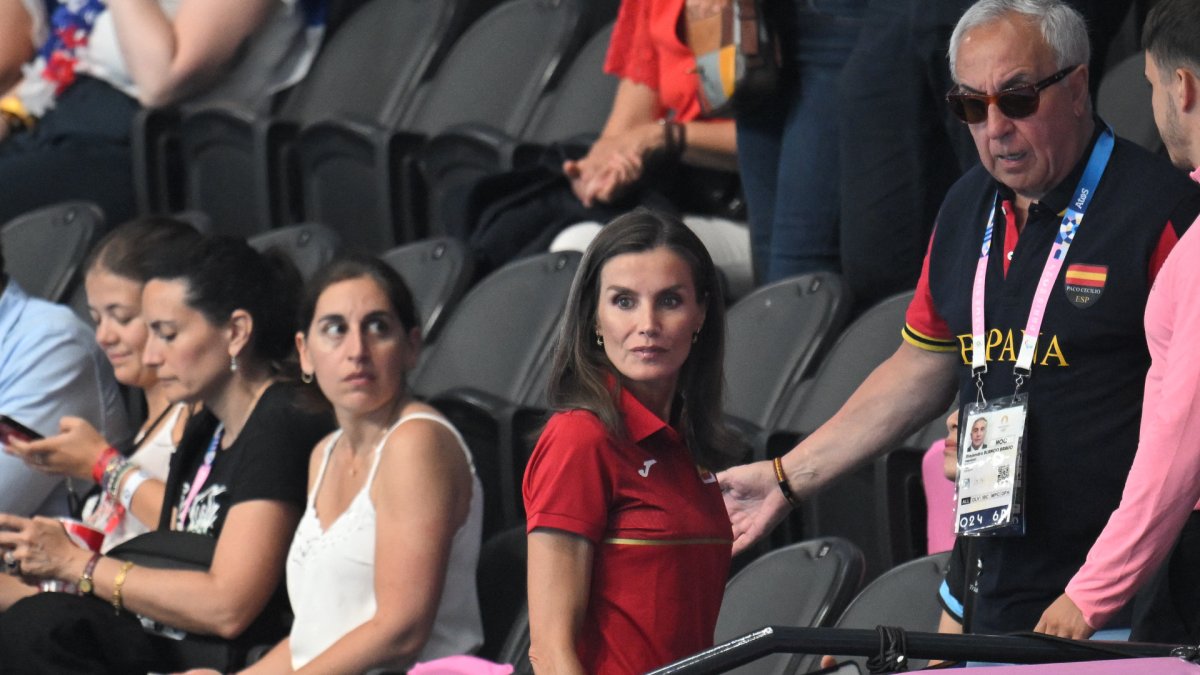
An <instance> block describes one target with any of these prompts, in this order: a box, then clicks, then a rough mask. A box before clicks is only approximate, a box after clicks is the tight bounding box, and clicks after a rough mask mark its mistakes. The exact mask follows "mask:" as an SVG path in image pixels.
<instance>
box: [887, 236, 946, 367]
mask: <svg viewBox="0 0 1200 675" xmlns="http://www.w3.org/2000/svg"><path fill="white" fill-rule="evenodd" d="M934 234H936V230H935V232H934ZM931 250H933V237H930V238H929V248H928V249H927V250H926V251H925V262H924V263H923V264H922V265H921V278H920V279H918V280H917V290H916V295H914V296H913V300H912V302H911V303H909V305H908V311H907V313H906V314H905V316H904V328H903V329H902V330H901V331H900V335H901V336H902V337H903V338H904V341H905V342H907V343H909V344H911V345H913V346H914V347H918V348H920V349H924V350H926V351H931V352H950V351H954V349H955V344H954V336H953V335H951V334H950V327H949V326H947V325H946V321H945V320H944V319H943V318H942V317H941V315H939V314H938V312H937V308H935V307H934V306H933V293H932V292H930V290H929V252H930V251H931Z"/></svg>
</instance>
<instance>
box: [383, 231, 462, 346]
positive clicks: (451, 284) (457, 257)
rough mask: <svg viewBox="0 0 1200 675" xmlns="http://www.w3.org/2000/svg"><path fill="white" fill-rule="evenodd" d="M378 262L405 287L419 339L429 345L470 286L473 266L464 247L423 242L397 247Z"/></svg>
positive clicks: (452, 242)
mask: <svg viewBox="0 0 1200 675" xmlns="http://www.w3.org/2000/svg"><path fill="white" fill-rule="evenodd" d="M380 258H381V259H382V260H383V261H384V262H385V263H387V264H388V265H391V267H392V269H394V270H396V271H397V272H399V273H400V276H401V277H403V278H404V281H405V283H407V284H408V288H409V290H411V291H412V294H413V300H414V302H416V305H417V312H418V314H419V316H420V317H421V335H422V338H423V339H424V342H425V344H426V345H429V344H431V343H432V342H433V341H434V340H436V339H437V333H438V330H439V329H440V328H441V326H442V324H444V323H445V322H446V320H447V319H448V318H449V316H450V310H451V309H453V308H454V305H455V303H457V302H458V300H459V298H460V297H462V294H463V293H464V292H466V290H467V286H468V285H470V283H471V274H472V269H473V265H472V263H471V257H470V254H469V253H468V252H467V249H466V246H464V245H463V243H462V242H461V241H459V240H457V239H451V238H448V237H447V238H438V239H425V240H422V241H417V242H413V243H411V244H405V245H403V246H398V247H396V248H394V249H392V250H390V251H388V252H386V253H384V254H383V255H381V256H380Z"/></svg>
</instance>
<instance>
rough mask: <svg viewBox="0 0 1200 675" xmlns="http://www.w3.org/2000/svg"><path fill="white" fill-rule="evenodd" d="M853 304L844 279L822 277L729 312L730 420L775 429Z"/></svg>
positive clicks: (776, 286)
mask: <svg viewBox="0 0 1200 675" xmlns="http://www.w3.org/2000/svg"><path fill="white" fill-rule="evenodd" d="M849 304H850V303H849V302H848V301H847V294H846V288H845V285H844V284H843V283H842V280H841V278H840V277H839V276H838V275H837V274H833V273H828V272H817V273H813V274H803V275H800V276H796V277H791V278H789V279H783V280H781V281H777V282H775V283H772V284H769V285H767V286H763V287H762V288H759V289H756V290H755V291H754V292H752V293H750V294H749V295H747V296H746V297H744V298H742V299H741V300H739V301H738V302H737V303H736V304H734V305H733V306H732V307H730V308H729V315H728V320H727V321H726V325H727V328H726V331H727V333H726V345H725V383H726V386H725V404H724V410H725V412H726V414H728V415H732V416H733V417H736V418H738V419H740V420H743V421H746V422H750V423H751V424H753V425H755V426H757V427H758V428H760V429H768V428H771V426H773V425H774V423H775V421H776V419H777V418H778V416H779V415H780V414H781V412H782V406H783V403H784V401H785V400H787V398H788V395H789V394H791V393H792V392H793V391H794V390H795V388H796V386H797V385H798V384H799V383H800V381H801V380H802V379H804V378H806V377H809V376H811V374H812V370H813V369H814V367H815V365H816V363H817V359H818V358H819V357H820V355H821V354H822V353H824V352H825V350H826V349H828V347H829V344H830V343H831V342H832V341H833V338H834V336H835V335H836V334H837V331H838V330H839V329H841V327H842V324H843V323H845V320H846V315H847V313H848V312H849Z"/></svg>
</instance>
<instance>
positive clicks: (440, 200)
mask: <svg viewBox="0 0 1200 675" xmlns="http://www.w3.org/2000/svg"><path fill="white" fill-rule="evenodd" d="M611 37H612V25H611V24H609V25H608V26H606V27H605V28H604V29H602V30H601V31H599V32H598V33H597V34H596V35H594V36H592V37H591V38H590V39H589V40H588V41H587V43H586V44H585V45H584V46H583V48H582V49H581V50H580V52H579V54H578V55H577V56H576V57H575V58H574V59H572V60H571V65H570V68H569V69H567V71H566V73H565V74H564V75H563V76H562V77H561V78H559V79H558V85H557V86H556V87H555V88H554V89H552V90H550V91H548V92H546V93H545V94H544V95H543V96H542V98H541V100H540V101H539V102H538V104H537V108H536V109H535V111H534V113H533V118H532V119H531V120H530V121H529V123H528V124H527V125H526V127H525V128H524V129H523V130H522V131H521V133H520V134H509V133H506V132H504V131H502V130H500V129H498V128H496V127H495V126H494V125H492V124H489V123H473V124H461V125H457V126H454V127H451V128H449V129H447V130H445V131H444V132H442V133H439V134H438V135H436V136H434V137H433V138H430V139H429V141H428V142H427V143H426V144H425V145H424V146H423V147H422V148H421V149H420V150H418V151H417V153H416V156H415V167H414V171H415V175H414V178H413V180H414V183H415V184H414V186H413V188H414V189H415V190H419V191H420V193H421V194H422V195H424V197H423V200H424V201H425V202H426V204H425V205H423V206H420V207H417V206H412V213H411V214H410V215H408V216H406V217H408V218H412V219H415V218H418V217H424V218H425V219H426V221H427V226H428V228H429V231H430V232H433V233H438V234H451V235H455V236H463V237H465V236H466V233H462V232H455V231H453V230H452V228H451V229H447V226H446V221H447V220H448V218H447V217H446V215H445V214H446V213H447V212H451V213H452V212H454V211H456V210H458V209H460V208H461V205H459V204H458V203H457V202H459V201H461V200H462V192H463V191H464V190H465V186H469V185H470V184H472V183H473V182H474V181H476V180H478V179H479V178H481V177H483V176H486V175H488V174H492V173H496V172H499V171H508V170H510V169H512V168H514V165H515V164H517V163H518V162H526V163H528V162H529V161H530V160H531V159H532V158H536V157H538V156H540V154H541V150H542V149H543V148H544V147H545V146H546V145H548V144H550V143H553V142H558V141H572V140H576V139H587V140H588V142H590V139H591V138H593V137H595V136H598V135H599V134H600V130H601V129H602V128H603V127H604V122H605V120H606V118H607V116H608V112H609V110H610V109H611V107H612V101H613V98H614V96H615V94H616V87H617V78H615V77H613V76H611V75H608V74H606V73H605V72H604V57H605V54H606V53H607V51H608V42H609V39H610V38H611ZM450 220H453V218H450Z"/></svg>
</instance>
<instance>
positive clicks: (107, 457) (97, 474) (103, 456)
mask: <svg viewBox="0 0 1200 675" xmlns="http://www.w3.org/2000/svg"><path fill="white" fill-rule="evenodd" d="M120 454H121V453H119V452H117V449H116V448H114V447H112V446H111V445H110V446H108V447H107V448H105V449H104V452H102V453H100V456H99V457H97V458H96V463H95V464H93V465H92V482H93V483H99V482H100V479H101V478H103V477H104V470H105V469H107V468H108V463H109V462H111V461H112V459H113V457H116V456H118V455H120Z"/></svg>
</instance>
